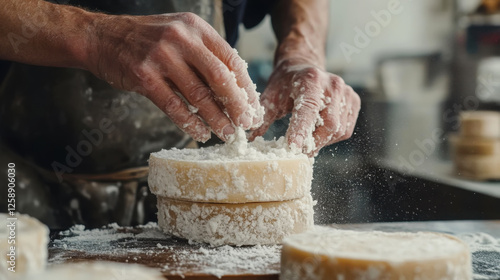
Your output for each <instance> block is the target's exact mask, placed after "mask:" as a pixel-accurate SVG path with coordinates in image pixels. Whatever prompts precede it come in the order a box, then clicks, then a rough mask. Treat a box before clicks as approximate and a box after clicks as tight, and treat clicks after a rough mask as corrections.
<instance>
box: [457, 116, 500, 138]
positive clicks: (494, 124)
mask: <svg viewBox="0 0 500 280" xmlns="http://www.w3.org/2000/svg"><path fill="white" fill-rule="evenodd" d="M460 120H461V128H460V134H461V135H462V136H465V137H481V138H500V113H499V112H493V111H465V112H461V113H460Z"/></svg>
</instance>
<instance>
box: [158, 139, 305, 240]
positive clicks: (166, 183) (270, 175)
mask: <svg viewBox="0 0 500 280" xmlns="http://www.w3.org/2000/svg"><path fill="white" fill-rule="evenodd" d="M284 147H285V143H284V140H283V139H281V140H279V141H264V140H263V139H257V140H256V141H254V142H252V143H246V140H245V141H235V142H234V143H230V144H225V145H218V146H214V147H208V148H201V149H183V150H179V149H172V150H162V151H160V152H157V153H153V154H151V157H150V159H149V168H150V169H149V187H150V189H151V191H152V192H153V193H154V194H155V195H156V196H157V197H158V205H157V206H158V223H159V225H160V227H161V228H162V229H163V230H164V231H165V232H167V233H169V234H173V235H175V236H178V237H181V238H185V239H189V240H193V241H199V242H206V243H210V244H212V245H223V244H232V245H255V244H275V243H280V242H281V240H282V239H283V238H284V237H285V236H288V235H290V234H293V233H300V232H303V231H305V230H307V229H309V228H310V227H311V226H312V225H313V201H312V198H311V195H310V188H311V180H312V160H311V159H309V158H308V157H307V156H305V155H303V154H296V153H292V152H290V151H288V150H287V149H286V148H284Z"/></svg>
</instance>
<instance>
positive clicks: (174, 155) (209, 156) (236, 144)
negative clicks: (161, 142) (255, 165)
mask: <svg viewBox="0 0 500 280" xmlns="http://www.w3.org/2000/svg"><path fill="white" fill-rule="evenodd" d="M152 155H153V156H155V157H158V158H166V159H174V160H179V161H217V162H223V161H224V162H234V161H257V160H274V159H295V158H307V156H306V155H303V154H301V153H298V152H297V151H292V150H291V149H290V148H289V147H288V145H287V143H286V141H285V139H284V137H281V138H280V139H278V140H273V141H265V140H264V138H262V137H257V139H255V141H253V142H250V143H248V142H247V140H246V135H245V132H244V130H243V129H241V128H237V129H236V133H235V134H234V135H233V136H232V137H230V139H229V140H228V142H227V143H226V144H222V145H215V146H212V147H206V148H200V149H176V148H173V149H170V150H161V151H159V152H156V153H152Z"/></svg>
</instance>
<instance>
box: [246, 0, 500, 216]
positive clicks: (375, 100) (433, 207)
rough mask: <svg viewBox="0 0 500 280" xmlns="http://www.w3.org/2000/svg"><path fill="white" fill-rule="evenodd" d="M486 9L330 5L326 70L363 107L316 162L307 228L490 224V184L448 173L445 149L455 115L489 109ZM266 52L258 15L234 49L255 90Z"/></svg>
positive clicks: (499, 196) (265, 32)
mask: <svg viewBox="0 0 500 280" xmlns="http://www.w3.org/2000/svg"><path fill="white" fill-rule="evenodd" d="M482 2H484V3H482ZM496 2H497V1H480V0H461V1H459V0H457V1H454V0H439V1H436V0H419V1H411V0H372V1H350V0H336V1H331V3H330V26H329V32H328V42H327V46H328V47H327V69H328V70H329V71H330V72H333V73H336V74H338V75H340V76H341V77H343V78H344V80H345V81H346V82H347V83H348V84H350V85H352V86H353V88H355V89H356V91H357V92H358V93H359V94H360V96H361V98H362V101H363V105H362V110H361V115H360V118H359V120H358V125H357V130H356V132H355V135H354V136H353V137H352V138H351V139H350V140H348V141H346V142H343V143H340V144H337V145H332V146H330V147H328V148H325V149H323V150H322V152H321V153H320V155H319V156H318V158H317V159H316V165H315V180H314V183H313V184H314V194H315V198H316V199H317V200H318V206H317V209H316V210H317V212H316V213H317V215H316V220H317V222H319V223H343V222H349V223H352V222H374V221H407V220H448V219H498V218H500V182H499V181H498V180H496V181H495V180H484V178H481V179H482V180H471V179H465V178H463V176H459V175H460V174H459V173H460V172H458V171H457V170H455V169H454V167H453V160H452V158H453V156H452V154H453V152H452V148H451V145H450V138H451V137H450V135H452V134H453V133H457V131H458V130H459V129H460V119H459V113H460V112H461V111H464V110H467V111H480V110H490V111H497V112H498V111H500V88H497V86H498V85H499V83H500V80H498V77H496V76H495V74H496V72H498V71H496V70H497V69H500V60H499V59H498V58H496V56H498V55H500V54H499V50H500V41H499V39H500V14H497V13H496V9H497V8H499V7H498V4H497V3H496ZM392 5H394V6H392ZM256 42H257V43H256ZM275 45H276V40H275V38H274V35H273V33H272V30H271V26H270V19H269V18H266V20H265V21H264V22H263V23H261V24H260V25H259V26H258V27H257V28H255V29H252V30H244V29H242V30H241V35H240V41H239V43H238V46H237V48H238V51H239V53H240V55H241V56H242V57H243V58H244V59H245V60H247V62H248V63H249V70H250V73H251V76H252V78H253V79H254V81H255V82H256V83H257V84H258V88H259V89H260V90H261V91H262V90H263V89H264V88H265V83H266V79H267V77H268V76H269V75H270V72H271V70H272V58H273V50H274V48H275ZM478 69H482V70H481V71H479V72H478ZM496 75H498V74H496ZM478 81H479V82H478ZM285 129H286V120H284V121H280V122H278V123H276V124H275V125H274V126H273V127H272V129H271V130H270V131H269V132H268V134H267V135H266V137H275V136H280V135H283V134H284V132H285ZM494 141H497V142H496V145H497V146H496V152H495V154H493V155H492V156H491V158H493V161H492V162H493V163H492V164H493V165H494V164H495V162H496V165H495V166H493V167H491V166H490V169H493V172H494V175H496V176H497V177H495V176H494V178H493V179H495V178H496V179H498V178H499V177H500V164H499V163H500V159H499V158H500V151H498V147H500V146H498V141H500V140H498V139H496V140H494ZM472 153H474V152H472ZM469 154H470V153H468V152H465V156H470V155H469ZM457 157H461V155H457ZM490 165H491V164H490ZM461 175H463V174H461ZM486 179H488V178H486Z"/></svg>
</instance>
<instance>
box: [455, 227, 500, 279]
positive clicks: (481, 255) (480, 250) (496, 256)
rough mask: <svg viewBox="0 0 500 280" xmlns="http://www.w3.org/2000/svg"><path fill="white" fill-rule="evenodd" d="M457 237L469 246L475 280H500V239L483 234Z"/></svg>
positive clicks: (468, 234)
mask: <svg viewBox="0 0 500 280" xmlns="http://www.w3.org/2000/svg"><path fill="white" fill-rule="evenodd" d="M457 237H458V238H460V239H462V240H463V241H464V242H465V243H467V244H468V245H469V248H470V250H471V253H472V269H473V272H474V275H473V277H474V279H475V280H485V279H488V280H493V279H496V280H498V279H500V238H495V237H493V236H491V235H489V234H486V233H482V232H479V233H467V234H459V235H457Z"/></svg>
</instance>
